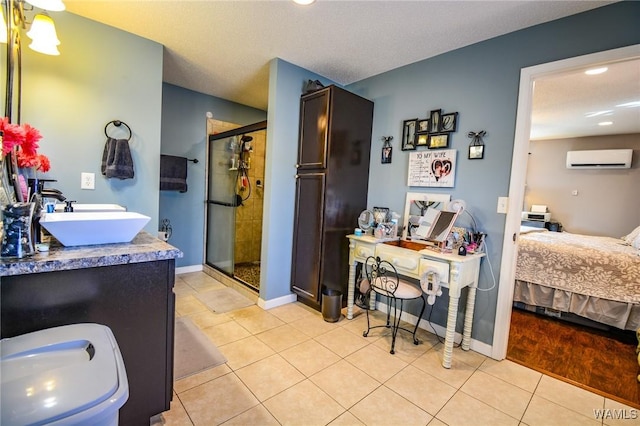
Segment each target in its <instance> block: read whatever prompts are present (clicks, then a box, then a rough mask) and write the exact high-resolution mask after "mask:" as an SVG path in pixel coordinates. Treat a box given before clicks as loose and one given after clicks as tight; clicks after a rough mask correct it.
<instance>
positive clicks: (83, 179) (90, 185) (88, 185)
mask: <svg viewBox="0 0 640 426" xmlns="http://www.w3.org/2000/svg"><path fill="white" fill-rule="evenodd" d="M80 189H96V174H95V173H85V172H82V173H80Z"/></svg>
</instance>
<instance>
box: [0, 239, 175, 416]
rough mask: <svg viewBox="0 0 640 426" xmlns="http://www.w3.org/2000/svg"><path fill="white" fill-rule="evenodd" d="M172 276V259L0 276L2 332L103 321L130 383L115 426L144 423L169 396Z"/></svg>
mask: <svg viewBox="0 0 640 426" xmlns="http://www.w3.org/2000/svg"><path fill="white" fill-rule="evenodd" d="M94 251H95V249H94ZM174 280H175V260H174V259H170V260H158V261H150V262H141V263H130V264H123V265H113V266H103V267H95V268H94V267H87V268H83V269H74V270H62V271H55V272H46V273H33V274H25V275H14V276H3V277H2V286H1V287H0V289H1V299H0V300H1V302H2V310H1V329H0V332H1V337H2V338H5V337H14V336H19V335H21V334H25V333H30V332H32V331H37V330H42V329H45V328H50V327H58V326H62V325H68V324H77V323H85V322H88V323H98V324H104V325H106V326H108V327H109V328H110V329H111V331H113V334H114V336H115V338H116V341H117V342H118V347H119V348H120V352H121V353H122V358H123V360H124V364H125V369H126V373H127V380H128V385H129V398H128V400H127V402H126V403H125V404H124V406H122V408H121V409H120V415H119V421H120V425H126V426H138V425H145V426H148V425H149V418H150V417H151V416H154V415H156V414H158V413H161V412H163V411H166V410H168V409H169V404H170V402H171V398H172V396H173V395H172V392H173V328H174V327H173V324H174V323H173V321H174V312H175V295H174V294H173V284H174Z"/></svg>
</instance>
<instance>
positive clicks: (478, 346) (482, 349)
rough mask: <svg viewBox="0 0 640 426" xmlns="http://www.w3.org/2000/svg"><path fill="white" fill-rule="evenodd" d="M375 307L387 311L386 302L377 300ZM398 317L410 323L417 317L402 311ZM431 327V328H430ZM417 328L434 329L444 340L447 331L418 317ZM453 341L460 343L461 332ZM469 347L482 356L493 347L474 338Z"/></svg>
mask: <svg viewBox="0 0 640 426" xmlns="http://www.w3.org/2000/svg"><path fill="white" fill-rule="evenodd" d="M376 309H377V310H379V311H381V312H384V313H386V312H387V304H386V303H380V302H377V303H376ZM400 319H401V320H403V321H406V322H408V323H410V324H415V323H416V322H417V321H418V317H417V316H415V315H413V314H409V313H407V312H403V313H402V315H401V316H400ZM432 327H433V328H432ZM418 328H421V329H423V330H425V331H427V332H429V333H431V334H434V333H433V331H434V330H435V332H436V333H437V335H438V336H440V337H441V338H442V339H443V340H444V336H445V333H446V331H447V329H446V328H445V327H442V326H441V325H438V324H434V323H429V321H427V320H425V319H424V318H422V319H420V324H418ZM453 340H454V342H455V343H460V342H462V334H460V333H458V332H456V333H455V336H454V338H453ZM469 347H470V349H471V350H472V351H474V352H478V353H479V354H482V355H484V356H488V357H491V351H492V349H493V347H492V346H491V345H488V344H486V343H484V342H481V341H479V340H475V339H471V342H470V343H469Z"/></svg>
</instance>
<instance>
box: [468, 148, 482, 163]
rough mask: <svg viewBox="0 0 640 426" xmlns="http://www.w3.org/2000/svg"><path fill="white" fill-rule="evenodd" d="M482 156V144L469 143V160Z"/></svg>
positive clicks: (480, 158)
mask: <svg viewBox="0 0 640 426" xmlns="http://www.w3.org/2000/svg"><path fill="white" fill-rule="evenodd" d="M483 158H484V145H469V160H482V159H483Z"/></svg>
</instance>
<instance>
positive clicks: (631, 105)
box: [616, 101, 640, 108]
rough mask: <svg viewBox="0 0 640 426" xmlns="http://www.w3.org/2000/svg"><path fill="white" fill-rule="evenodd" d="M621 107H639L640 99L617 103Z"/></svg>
mask: <svg viewBox="0 0 640 426" xmlns="http://www.w3.org/2000/svg"><path fill="white" fill-rule="evenodd" d="M616 106H617V107H619V108H637V107H640V101H633V102H625V103H624V104H620V105H616Z"/></svg>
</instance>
